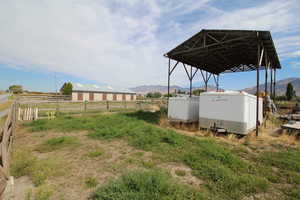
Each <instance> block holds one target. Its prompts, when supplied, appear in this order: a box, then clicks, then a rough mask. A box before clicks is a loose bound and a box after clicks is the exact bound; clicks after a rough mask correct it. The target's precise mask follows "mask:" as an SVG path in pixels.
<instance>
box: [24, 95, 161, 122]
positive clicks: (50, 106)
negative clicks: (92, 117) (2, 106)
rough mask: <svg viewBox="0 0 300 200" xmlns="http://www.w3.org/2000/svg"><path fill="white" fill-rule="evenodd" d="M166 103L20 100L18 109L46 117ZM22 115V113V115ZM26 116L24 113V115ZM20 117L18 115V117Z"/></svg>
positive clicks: (128, 108) (155, 106)
mask: <svg viewBox="0 0 300 200" xmlns="http://www.w3.org/2000/svg"><path fill="white" fill-rule="evenodd" d="M163 105H166V102H165V101H163V100H147V101H99V102H71V101H66V102H38V103H28V102H21V101H20V105H19V112H18V113H19V114H20V113H21V112H20V110H23V111H25V110H28V109H29V110H36V109H37V110H38V115H37V116H36V117H35V118H41V117H46V116H48V115H49V112H55V113H59V114H66V115H72V114H74V115H76V114H84V113H85V114H88V113H98V112H114V111H127V110H156V109H158V108H159V107H161V106H163ZM23 116H24V115H23ZM25 116H26V115H25ZM20 118H22V117H19V116H18V119H20Z"/></svg>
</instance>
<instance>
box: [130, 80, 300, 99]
mask: <svg viewBox="0 0 300 200" xmlns="http://www.w3.org/2000/svg"><path fill="white" fill-rule="evenodd" d="M288 83H292V85H293V86H294V89H295V91H296V94H297V96H300V78H297V77H292V78H286V79H282V80H279V81H276V94H277V95H283V94H285V91H286V86H287V84H288ZM259 88H260V90H261V91H264V88H265V86H264V84H261V85H259ZM269 88H270V83H268V89H269ZM194 89H204V86H202V87H196V88H193V90H194ZM130 90H132V91H134V92H136V93H138V94H147V93H148V92H160V93H162V94H166V93H167V92H168V87H167V86H164V85H141V86H137V87H133V88H130ZM175 90H176V91H178V90H180V91H189V88H186V87H181V86H178V85H172V86H170V92H174V91H175ZM214 90H216V87H215V86H214V85H208V91H214ZM242 90H243V91H245V92H248V93H250V94H255V92H256V86H253V87H249V88H245V89H242Z"/></svg>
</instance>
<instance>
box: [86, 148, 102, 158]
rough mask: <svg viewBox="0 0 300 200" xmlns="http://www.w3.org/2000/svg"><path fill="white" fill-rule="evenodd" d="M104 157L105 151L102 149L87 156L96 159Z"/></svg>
mask: <svg viewBox="0 0 300 200" xmlns="http://www.w3.org/2000/svg"><path fill="white" fill-rule="evenodd" d="M102 155H103V150H102V149H100V150H95V151H91V152H89V153H88V154H87V156H88V157H90V158H96V157H99V156H102Z"/></svg>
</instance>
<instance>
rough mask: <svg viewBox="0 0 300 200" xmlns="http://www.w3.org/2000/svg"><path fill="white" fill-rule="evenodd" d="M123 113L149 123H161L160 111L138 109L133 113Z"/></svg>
mask: <svg viewBox="0 0 300 200" xmlns="http://www.w3.org/2000/svg"><path fill="white" fill-rule="evenodd" d="M123 115H125V116H127V117H131V118H135V119H138V120H143V121H145V122H147V123H151V124H159V120H160V112H159V111H156V112H149V111H137V112H132V113H124V114H123Z"/></svg>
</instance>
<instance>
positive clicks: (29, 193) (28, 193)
mask: <svg viewBox="0 0 300 200" xmlns="http://www.w3.org/2000/svg"><path fill="white" fill-rule="evenodd" d="M25 200H32V189H31V188H30V189H28V190H27V191H26V194H25Z"/></svg>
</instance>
